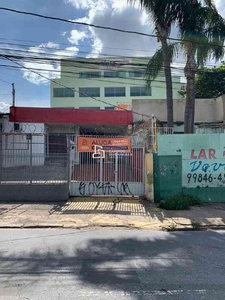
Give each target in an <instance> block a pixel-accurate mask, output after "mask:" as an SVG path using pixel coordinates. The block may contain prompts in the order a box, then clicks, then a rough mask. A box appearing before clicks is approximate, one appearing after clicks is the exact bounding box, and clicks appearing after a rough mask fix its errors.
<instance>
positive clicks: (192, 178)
mask: <svg viewBox="0 0 225 300" xmlns="http://www.w3.org/2000/svg"><path fill="white" fill-rule="evenodd" d="M158 156H159V157H171V156H180V157H181V158H182V172H181V173H182V175H181V176H182V188H183V191H184V192H185V193H190V194H195V195H198V196H200V197H201V198H203V200H204V201H206V202H210V201H212V202H222V201H225V198H224V192H225V134H190V135H159V136H158Z"/></svg>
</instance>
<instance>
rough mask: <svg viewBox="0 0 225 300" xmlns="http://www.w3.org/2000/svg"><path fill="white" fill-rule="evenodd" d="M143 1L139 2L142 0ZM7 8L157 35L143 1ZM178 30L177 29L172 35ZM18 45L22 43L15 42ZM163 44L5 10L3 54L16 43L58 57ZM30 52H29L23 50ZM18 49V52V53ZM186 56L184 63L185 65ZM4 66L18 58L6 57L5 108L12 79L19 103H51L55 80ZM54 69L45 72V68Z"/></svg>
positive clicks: (224, 10) (0, 91) (139, 50)
mask: <svg viewBox="0 0 225 300" xmlns="http://www.w3.org/2000/svg"><path fill="white" fill-rule="evenodd" d="M223 1H224V0H216V1H215V3H216V6H217V8H218V10H219V12H220V13H221V15H222V16H224V17H225V5H223V4H222V2H223ZM137 3H138V1H137ZM0 4H1V5H0V6H1V7H7V8H13V9H18V10H23V11H29V12H34V13H38V14H45V15H50V16H54V17H60V18H65V19H70V20H76V21H83V22H87V23H93V24H96V25H103V26H110V27H116V28H121V29H125V30H133V31H139V32H144V33H149V34H152V33H154V32H153V27H152V24H151V19H150V17H149V16H148V15H147V14H146V12H145V11H141V9H140V7H139V6H138V5H135V6H131V5H128V4H127V0H38V1H37V0H1V1H0ZM175 35H176V30H175V29H174V30H173V31H172V36H175ZM12 44H16V45H14V46H13V45H12ZM159 46H160V45H159V43H157V40H156V39H155V38H150V37H144V36H137V35H131V34H124V33H118V32H112V31H108V30H102V29H95V28H90V27H87V26H81V25H75V24H66V23H63V22H56V21H51V20H44V19H39V18H35V17H32V16H25V15H20V14H15V13H12V12H6V11H1V10H0V53H3V54H4V53H10V52H9V50H4V49H9V48H10V49H11V48H12V47H13V48H14V49H15V50H16V51H18V50H19V51H20V52H18V53H20V54H21V53H23V54H25V55H26V54H27V53H28V52H27V51H29V52H30V53H32V56H34V55H37V56H38V53H40V52H41V53H46V54H49V53H51V55H54V57H57V58H61V57H64V58H65V57H98V56H106V55H108V56H110V55H120V56H152V55H153V54H154V52H155V51H156V49H157V48H159ZM21 51H26V52H21ZM14 53H15V52H14ZM182 63H183V62H182V58H180V61H178V64H182ZM2 65H14V66H16V65H15V64H14V63H13V62H10V61H6V60H5V59H0V111H4V112H7V110H8V108H9V106H10V105H11V104H12V95H11V83H14V84H15V90H16V105H17V106H42V107H44V106H46V107H48V106H50V85H49V80H47V79H44V78H42V77H40V76H38V75H37V74H34V73H32V72H29V71H27V70H20V69H10V68H6V67H4V66H2ZM23 65H24V67H26V68H35V69H39V71H38V72H39V73H40V74H43V75H44V76H45V77H48V78H57V77H58V76H59V72H58V71H59V70H60V66H59V65H57V64H55V63H53V64H51V63H48V64H47V65H46V64H45V65H43V64H42V65H41V64H38V63H34V62H23ZM43 68H44V69H48V70H49V71H48V72H46V71H43V72H42V71H41V70H40V69H43Z"/></svg>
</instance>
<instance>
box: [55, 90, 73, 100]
mask: <svg viewBox="0 0 225 300" xmlns="http://www.w3.org/2000/svg"><path fill="white" fill-rule="evenodd" d="M53 97H54V98H61V97H62V98H65V97H74V90H73V88H54V89H53Z"/></svg>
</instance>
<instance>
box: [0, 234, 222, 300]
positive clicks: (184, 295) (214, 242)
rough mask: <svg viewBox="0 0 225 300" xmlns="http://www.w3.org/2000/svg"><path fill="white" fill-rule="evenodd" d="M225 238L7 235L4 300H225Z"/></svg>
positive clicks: (3, 242) (2, 239)
mask: <svg viewBox="0 0 225 300" xmlns="http://www.w3.org/2000/svg"><path fill="white" fill-rule="evenodd" d="M224 253H225V232H222V231H209V232H171V233H166V232H151V231H137V230H132V231H125V230H88V231H77V230H54V229H51V230H37V229H33V230H25V229H21V230H0V299H4V300H8V299H20V300H21V299H31V300H36V299H42V300H44V299H49V300H54V299H59V300H60V299H66V300H69V299H75V300H80V299H83V300H89V299H90V300H92V299H94V300H95V299H98V300H102V299H106V300H107V299H109V300H112V299H116V300H120V299H125V300H127V299H135V300H147V299H148V300H149V299H162V300H163V299H179V300H180V299H181V300H183V299H188V300H189V299H209V300H217V299H223V300H224V299H225V255H224Z"/></svg>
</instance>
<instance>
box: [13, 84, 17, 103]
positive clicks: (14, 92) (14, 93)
mask: <svg viewBox="0 0 225 300" xmlns="http://www.w3.org/2000/svg"><path fill="white" fill-rule="evenodd" d="M15 95H16V91H15V87H14V83H12V106H15Z"/></svg>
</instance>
